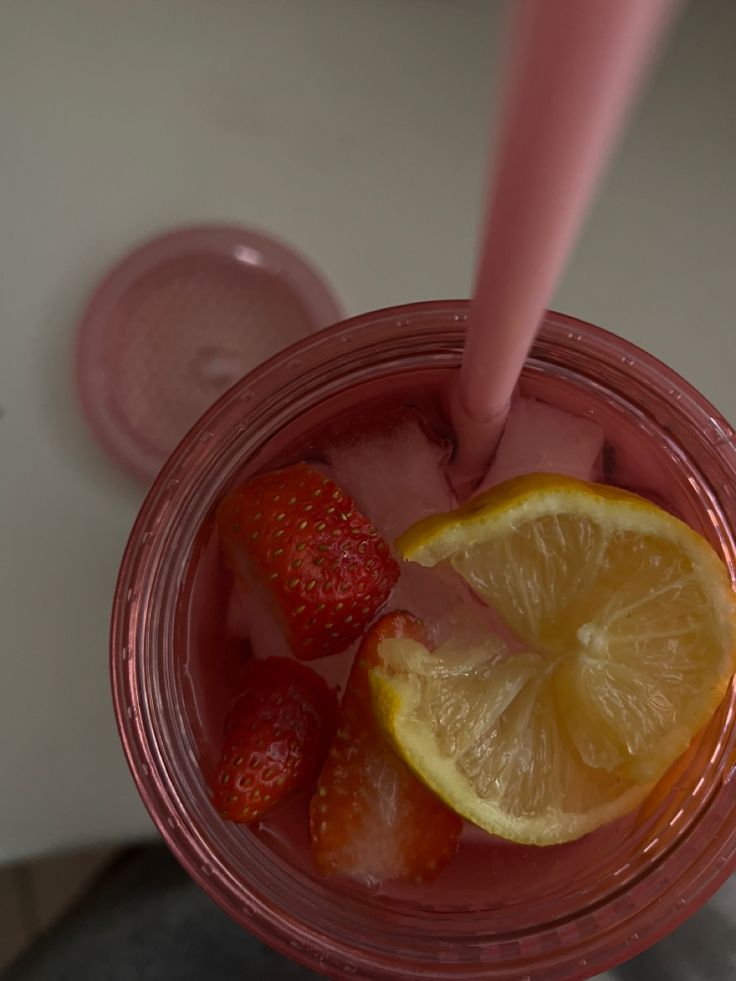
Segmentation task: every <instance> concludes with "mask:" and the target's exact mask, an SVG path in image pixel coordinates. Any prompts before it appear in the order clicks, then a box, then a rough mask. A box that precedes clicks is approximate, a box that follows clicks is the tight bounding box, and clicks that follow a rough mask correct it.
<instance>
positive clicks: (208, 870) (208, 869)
mask: <svg viewBox="0 0 736 981" xmlns="http://www.w3.org/2000/svg"><path fill="white" fill-rule="evenodd" d="M200 869H201V870H202V872H203V873H204V874H205V875H212V866H211V865H210V863H209V862H202V864H201V865H200Z"/></svg>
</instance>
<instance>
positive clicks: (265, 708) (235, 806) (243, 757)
mask: <svg viewBox="0 0 736 981" xmlns="http://www.w3.org/2000/svg"><path fill="white" fill-rule="evenodd" d="M246 677H247V681H246V684H245V687H244V688H243V690H242V691H241V693H240V695H239V696H238V698H237V700H236V702H235V704H234V706H233V708H232V710H231V712H230V714H229V716H228V718H227V721H226V723H225V738H224V747H223V752H222V757H221V759H220V763H219V766H218V767H217V770H216V773H215V778H214V781H213V790H214V805H215V807H216V808H217V810H218V811H219V812H220V814H221V815H222V817H224V818H228V819H229V820H231V821H243V822H248V821H255V820H256V819H257V818H260V817H262V816H263V815H264V814H265V813H266V812H267V811H270V810H271V809H272V808H273V807H275V806H276V804H278V803H280V802H281V801H282V800H284V798H286V797H288V796H289V795H290V794H291V793H292V792H294V791H296V790H300V789H302V788H304V787H307V786H308V785H309V784H310V783H311V782H312V781H313V780H315V778H316V777H317V774H318V773H319V768H320V766H321V765H322V763H323V761H324V758H325V753H326V752H327V748H328V746H329V744H330V740H331V738H332V736H333V733H334V731H335V723H336V720H337V700H336V698H335V694H334V692H333V691H331V690H330V689H329V688H328V687H327V685H326V684H325V682H324V681H323V679H322V678H320V677H319V675H317V674H315V672H314V671H312V669H311V668H308V667H307V666H306V665H305V664H300V663H299V662H298V661H294V660H293V659H292V658H286V657H269V658H266V660H263V661H252V662H251V663H250V665H249V667H248V673H247V676H246Z"/></svg>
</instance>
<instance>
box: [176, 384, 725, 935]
mask: <svg viewBox="0 0 736 981" xmlns="http://www.w3.org/2000/svg"><path fill="white" fill-rule="evenodd" d="M444 380H445V378H444V375H443V373H442V372H441V371H436V370H427V371H423V372H417V373H416V374H415V375H414V376H413V377H412V379H411V381H412V384H409V385H408V384H407V381H406V378H403V379H397V380H395V381H394V390H393V391H389V392H387V391H386V383H385V380H384V381H382V383H381V389H380V397H378V396H379V392H378V391H377V390H376V389H374V388H373V387H372V386H370V385H367V386H365V388H364V390H359V391H357V392H356V391H355V390H353V391H352V392H351V393H350V394H349V395H341V396H339V397H336V398H333V399H332V400H331V402H330V403H327V404H326V405H325V404H323V405H322V406H321V407H320V411H319V413H318V414H317V413H315V414H314V418H312V417H310V416H307V417H306V418H302V419H300V420H299V423H298V424H296V423H294V424H292V425H291V426H290V427H287V429H286V430H285V431H284V432H282V433H281V434H280V435H279V437H278V438H277V440H275V441H272V443H271V444H269V445H268V446H266V447H264V449H263V451H262V452H261V453H259V454H258V456H257V458H256V459H254V460H253V461H252V465H251V466H249V467H248V468H247V470H246V471H244V472H243V474H242V475H241V477H240V480H244V479H246V478H247V476H249V475H250V474H251V473H253V472H256V471H259V470H263V469H268V468H271V467H276V466H281V465H285V464H287V463H292V462H296V461H298V460H303V459H309V460H314V461H321V460H324V459H325V457H326V456H327V447H328V446H329V445H332V444H333V443H334V442H335V440H338V441H339V439H341V438H343V437H345V436H346V435H347V434H354V433H355V432H361V431H366V430H367V431H371V430H375V428H376V427H378V428H380V427H382V426H384V425H385V422H386V420H387V419H390V418H391V417H392V415H395V416H396V417H401V416H402V415H405V414H406V413H407V411H408V412H410V413H413V414H418V417H420V418H421V420H422V424H423V426H424V427H425V428H426V430H427V431H428V432H430V433H431V434H432V435H433V438H434V439H436V440H437V441H438V442H442V441H448V440H451V431H450V427H449V423H448V421H447V417H446V415H445V413H444V411H443V407H442V400H441V398H440V393H441V391H442V385H443V382H444ZM520 394H521V395H523V396H524V397H526V398H532V399H535V400H538V401H541V402H544V403H546V404H548V405H554V406H556V407H558V408H561V409H564V410H566V411H568V412H570V413H572V414H573V415H578V416H582V417H584V418H585V419H587V420H592V421H593V422H595V423H597V424H598V425H600V426H601V427H602V429H603V431H604V433H605V443H604V445H603V447H602V451H601V453H600V454H599V457H598V458H597V460H596V465H595V472H594V473H593V474H592V477H593V479H597V480H600V481H603V482H605V483H609V484H615V485H618V486H622V487H626V488H628V489H631V490H634V491H636V492H638V493H640V494H642V495H643V496H646V497H649V498H651V499H652V500H654V501H655V502H656V503H658V504H660V506H663V507H665V508H667V509H668V510H670V511H671V512H673V513H675V514H677V515H678V516H680V517H682V518H683V519H684V520H686V521H689V522H690V523H691V524H692V525H693V527H695V528H696V530H699V531H706V529H705V528H704V527H702V521H703V520H705V519H704V518H703V517H702V515H703V508H702V504H699V503H698V500H697V497H696V494H695V491H694V490H693V487H692V485H691V484H690V483H689V482H688V480H687V476H686V474H685V472H684V470H683V467H682V465H681V461H679V460H678V459H677V458H676V457H675V456H674V455H673V453H672V452H671V450H670V449H669V447H668V446H667V445H666V443H661V444H659V443H656V442H655V443H653V442H651V441H650V439H649V437H648V436H647V434H646V432H645V428H646V426H645V422H643V421H642V420H637V419H635V418H632V417H631V415H630V414H627V413H625V412H624V411H623V410H620V409H618V408H617V407H616V406H615V405H612V404H611V403H610V402H604V401H602V400H601V401H600V402H595V401H591V395H590V393H589V392H588V393H586V401H585V404H584V406H583V405H581V400H580V393H579V391H578V390H577V389H576V388H575V387H574V386H573V385H570V386H569V387H568V385H567V383H565V382H564V381H562V380H560V379H553V378H548V377H544V376H542V375H534V374H531V375H529V376H525V377H524V378H523V379H522V383H521V386H520ZM325 420H327V421H325ZM699 516H700V517H699ZM232 588H233V584H232V582H231V579H230V574H229V573H228V572H227V570H226V569H225V567H224V566H223V564H222V562H221V560H220V556H219V548H218V543H217V539H216V534H215V530H214V525H213V524H212V523H209V524H207V525H205V526H204V527H203V528H202V529H201V532H200V546H199V550H198V553H197V556H196V558H195V561H194V562H193V564H192V567H191V569H190V575H189V581H188V590H187V592H186V595H183V596H182V597H181V601H180V614H181V616H180V637H181V650H182V662H181V664H182V682H183V684H184V687H185V690H186V691H187V694H188V708H189V723H190V725H191V727H192V731H193V735H194V741H195V745H196V746H197V747H198V756H199V763H200V766H201V769H202V773H203V778H204V779H205V780H208V779H209V777H210V775H211V773H212V770H213V767H214V766H215V764H216V762H217V760H218V758H219V754H220V745H221V733H222V726H223V720H224V717H225V714H226V711H227V707H228V705H229V703H230V701H231V699H232V697H233V695H234V694H235V693H236V692H237V688H238V678H239V674H240V672H241V671H242V670H243V665H244V664H246V663H247V660H248V657H249V656H250V655H251V653H252V652H251V650H250V645H249V642H248V641H247V640H243V639H242V638H241V637H239V636H236V634H235V633H234V632H233V631H232V630H229V629H228V608H229V605H230V596H231V590H232ZM238 633H242V631H238ZM352 656H353V651H349V652H346V653H345V654H344V655H340V656H338V657H333V658H327V659H324V663H323V662H321V661H316V662H311V666H312V667H313V668H315V670H317V671H319V672H320V673H322V674H324V676H325V677H326V678H327V680H328V681H329V682H330V683H331V684H336V685H340V684H342V683H343V682H344V679H345V678H346V676H347V672H348V670H349V667H350V663H351V660H352ZM308 803H309V794H304V795H302V796H301V797H299V798H295V799H293V800H292V801H290V802H289V803H288V804H286V805H284V806H283V807H282V808H281V809H279V810H278V811H276V812H275V813H273V814H272V815H270V816H268V817H267V818H266V819H264V820H263V821H262V822H261V824H260V825H259V826H258V827H257V828H255V829H253V828H246V827H242V828H240V829H239V830H240V832H241V833H242V834H243V835H250V834H256V835H258V836H259V837H260V838H261V840H262V841H263V842H264V843H266V844H267V845H268V847H270V848H271V849H272V850H273V851H274V852H275V853H276V854H277V855H278V856H280V858H281V859H282V860H283V861H285V862H286V863H288V864H289V865H291V866H293V867H294V868H296V869H299V870H301V871H302V872H304V873H306V874H308V875H311V876H315V877H317V876H318V873H317V872H316V870H315V868H314V865H313V863H312V858H311V852H310V846H309V832H308V818H307V809H308ZM642 820H643V818H642V817H641V815H639V814H637V813H634V814H631V815H628V816H627V817H625V818H623V819H621V820H620V821H617V822H615V823H614V824H612V825H608V826H606V827H604V828H601V829H599V830H598V831H596V832H594V833H593V834H591V835H588V836H587V837H585V838H583V839H581V840H579V841H577V842H572V843H569V844H565V845H560V846H553V847H547V848H538V847H532V846H520V845H515V844H512V843H509V842H506V841H503V840H501V839H497V838H494V837H491V836H490V835H488V834H486V833H485V832H483V831H481V830H480V829H478V828H476V827H474V826H472V825H470V824H466V825H465V827H464V830H463V834H462V838H461V842H460V847H459V850H458V852H457V855H456V856H455V858H454V859H453V861H452V862H451V863H450V865H449V866H448V867H447V868H446V869H445V870H444V871H443V872H441V874H440V875H439V877H438V878H437V879H436V880H435V882H434V883H432V884H431V885H423V886H418V885H413V884H404V883H396V882H383V883H380V884H377V885H374V886H372V887H371V888H372V889H374V890H375V891H377V892H378V893H380V894H381V895H382V896H383V897H385V898H386V900H396V901H404V902H410V903H411V904H413V905H420V906H423V907H429V908H436V909H479V908H485V909H489V908H491V909H496V910H498V912H499V916H502V915H503V909H504V907H509V908H511V907H514V908H515V909H516V910H517V912H516V917H517V920H518V909H519V906H520V905H523V904H529V917H530V922H533V906H534V902H535V899H539V898H540V897H542V896H545V895H548V894H549V893H555V892H559V890H560V888H561V883H567V884H568V885H565V886H563V887H562V888H563V889H569V891H570V892H571V893H572V892H577V894H578V895H581V893H582V892H584V890H585V880H586V879H589V878H590V877H591V870H593V871H594V876H593V877H594V878H595V880H596V882H597V884H598V887H599V886H600V882H601V880H605V878H606V877H607V876H610V878H611V883H612V888H613V885H614V881H615V886H616V887H620V886H621V882H622V878H621V866H622V864H623V863H624V857H625V855H626V853H627V850H630V849H631V848H632V846H634V845H635V844H636V840H638V839H639V838H640V835H641V833H642ZM576 870H579V871H580V875H576ZM624 880H625V875H624ZM590 881H592V879H591V880H590ZM331 884H332V885H333V887H334V888H335V889H338V890H344V891H347V892H350V891H352V890H361V891H362V890H364V889H365V888H366V887H365V886H364V885H362V884H359V883H353V882H349V881H347V880H331Z"/></svg>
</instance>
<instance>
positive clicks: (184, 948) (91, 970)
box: [0, 846, 322, 981]
mask: <svg viewBox="0 0 736 981" xmlns="http://www.w3.org/2000/svg"><path fill="white" fill-rule="evenodd" d="M0 977H1V979H2V981H249V979H257V981H260V979H262V978H263V979H265V978H267V979H268V981H317V979H319V978H321V977H322V976H321V975H318V974H315V973H314V972H312V971H307V970H305V969H304V968H302V967H299V966H298V965H297V964H293V963H292V962H291V961H289V960H287V959H286V958H285V957H282V956H281V955H280V954H277V953H276V952H275V951H273V950H271V949H270V948H269V947H267V946H266V945H265V944H262V943H260V942H259V941H258V940H256V939H255V937H252V936H250V934H248V933H247V932H246V931H245V930H243V929H241V928H240V927H239V926H238V925H237V924H236V923H234V922H233V921H232V920H231V919H230V918H229V917H228V916H227V915H226V914H225V913H223V912H222V910H221V909H220V908H219V907H218V906H217V905H216V904H215V903H213V902H212V900H210V899H209V898H208V897H207V896H206V895H205V894H204V893H203V892H202V890H201V889H200V888H199V887H198V886H196V885H195V884H194V882H192V880H191V879H190V878H189V877H188V876H187V874H186V873H185V872H184V871H183V869H182V868H181V867H180V866H179V865H178V864H177V862H176V860H175V859H174V858H173V857H172V855H171V854H170V853H169V851H168V850H167V849H166V848H165V847H163V846H154V847H150V848H141V849H136V850H135V851H133V852H129V853H127V854H125V855H123V856H121V858H120V859H119V860H118V861H116V862H115V863H114V864H113V865H112V866H111V867H110V869H109V870H108V871H107V872H105V873H103V875H102V877H101V878H100V880H99V882H98V883H97V884H96V885H95V886H94V887H93V888H92V889H91V890H90V891H89V892H88V893H87V894H86V895H85V896H84V898H83V899H82V900H81V902H80V903H79V904H78V905H76V906H75V907H74V908H73V909H72V910H71V911H70V912H69V913H68V914H67V915H66V916H64V917H63V918H62V919H61V920H60V921H59V922H58V923H57V924H56V925H55V926H54V927H53V928H52V929H51V930H49V932H48V933H46V934H45V935H44V936H43V937H41V938H40V939H39V940H38V941H37V942H36V943H35V944H34V945H33V946H32V947H30V948H29V950H28V951H27V952H26V953H25V954H23V955H22V956H21V957H20V959H19V960H17V961H16V962H15V963H14V964H13V965H12V966H11V967H10V968H8V970H7V971H6V972H5V973H3V974H2V975H0Z"/></svg>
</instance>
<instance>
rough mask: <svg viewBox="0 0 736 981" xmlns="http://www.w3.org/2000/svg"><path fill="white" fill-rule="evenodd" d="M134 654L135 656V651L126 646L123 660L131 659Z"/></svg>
mask: <svg viewBox="0 0 736 981" xmlns="http://www.w3.org/2000/svg"><path fill="white" fill-rule="evenodd" d="M132 656H133V652H132V651H131V649H130V648H129V647H124V648H123V660H124V661H129V660H130V659H131V657H132Z"/></svg>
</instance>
